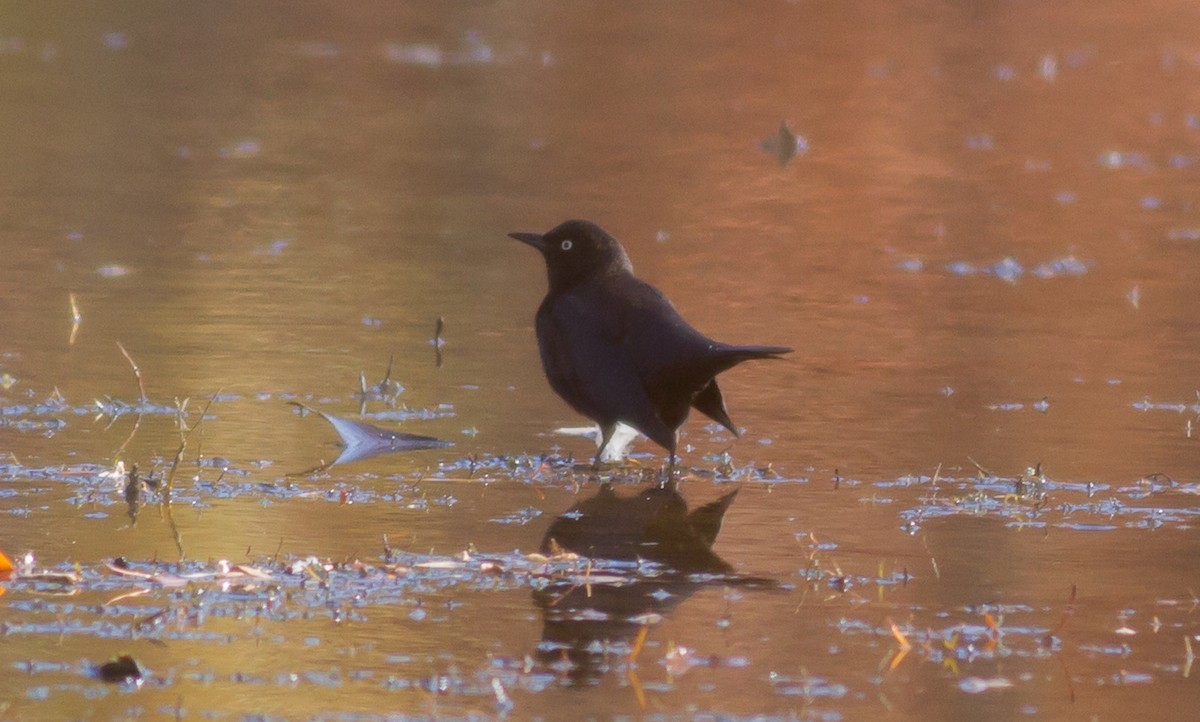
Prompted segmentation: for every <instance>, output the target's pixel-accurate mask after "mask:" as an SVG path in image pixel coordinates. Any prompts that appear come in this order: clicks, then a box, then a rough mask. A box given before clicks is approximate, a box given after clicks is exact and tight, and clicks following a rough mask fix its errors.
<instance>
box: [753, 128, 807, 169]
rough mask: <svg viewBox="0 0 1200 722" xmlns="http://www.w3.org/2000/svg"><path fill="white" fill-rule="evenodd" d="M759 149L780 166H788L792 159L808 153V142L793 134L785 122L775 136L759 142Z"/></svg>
mask: <svg viewBox="0 0 1200 722" xmlns="http://www.w3.org/2000/svg"><path fill="white" fill-rule="evenodd" d="M758 149H759V150H761V151H762V152H764V153H766V154H767V155H770V156H774V157H775V159H776V160H778V161H779V164H780V165H787V164H788V163H789V162H791V160H792V158H795V157H796V156H798V155H804V154H805V153H806V152H808V141H807V140H805V139H804V137H803V136H799V135H796V134H795V133H793V132H792V129H791V128H789V127H788V124H787V121H786V120H785V121H783V122H782V123H780V125H779V130H777V131H775V134H774V135H772V136H771V137H770V138H767V139H765V140H763V141H760V142H759V144H758Z"/></svg>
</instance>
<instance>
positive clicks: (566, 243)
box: [561, 240, 575, 251]
mask: <svg viewBox="0 0 1200 722" xmlns="http://www.w3.org/2000/svg"><path fill="white" fill-rule="evenodd" d="M573 245H575V244H574V243H572V242H571V241H569V240H568V241H563V242H562V246H561V248H562V249H563V250H564V251H569V250H571V246H573Z"/></svg>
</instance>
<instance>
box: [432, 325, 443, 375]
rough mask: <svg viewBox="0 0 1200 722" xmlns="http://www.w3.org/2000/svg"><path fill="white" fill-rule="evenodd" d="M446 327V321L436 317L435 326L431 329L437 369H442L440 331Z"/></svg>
mask: <svg viewBox="0 0 1200 722" xmlns="http://www.w3.org/2000/svg"><path fill="white" fill-rule="evenodd" d="M445 325H446V319H444V318H442V317H441V316H438V319H437V324H436V325H435V326H434V327H433V353H434V356H435V358H436V360H437V367H438V368H441V367H442V329H443V328H444V327H445Z"/></svg>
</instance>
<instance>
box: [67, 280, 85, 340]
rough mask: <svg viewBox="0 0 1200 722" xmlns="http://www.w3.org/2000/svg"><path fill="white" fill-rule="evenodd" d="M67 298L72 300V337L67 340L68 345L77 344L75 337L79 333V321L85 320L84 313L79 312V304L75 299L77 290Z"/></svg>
mask: <svg viewBox="0 0 1200 722" xmlns="http://www.w3.org/2000/svg"><path fill="white" fill-rule="evenodd" d="M67 298H68V299H70V301H71V338H70V340H68V341H67V345H68V346H74V345H75V337H76V336H77V335H79V323H80V322H81V321H83V314H81V313H79V304H78V303H76V301H75V292H74V291H72V292H70V293H69V294H67Z"/></svg>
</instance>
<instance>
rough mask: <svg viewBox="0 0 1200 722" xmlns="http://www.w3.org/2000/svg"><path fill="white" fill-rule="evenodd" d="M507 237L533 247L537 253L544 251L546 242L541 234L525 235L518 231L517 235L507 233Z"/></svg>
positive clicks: (525, 233)
mask: <svg viewBox="0 0 1200 722" xmlns="http://www.w3.org/2000/svg"><path fill="white" fill-rule="evenodd" d="M508 237H509V238H515V239H517V240H518V241H520V242H521V243H524V244H526V245H530V246H533V247H534V248H536V249H538V250H539V251H545V250H546V241H545V239H544V238H543V234H541V233H527V232H520V231H518V232H517V233H509V234H508Z"/></svg>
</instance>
